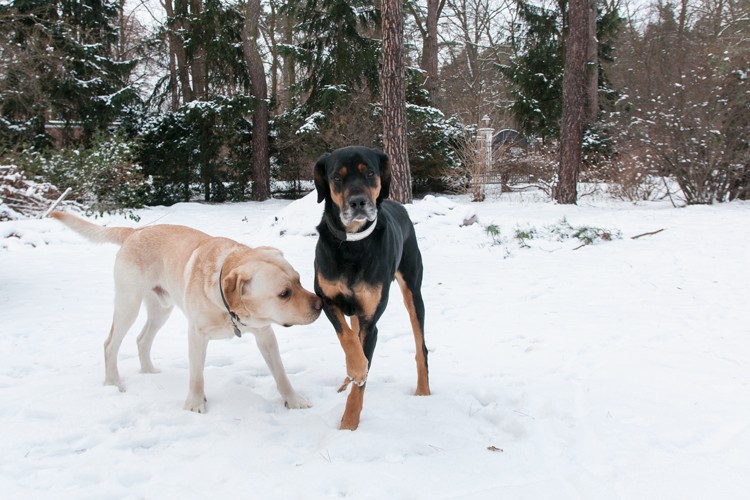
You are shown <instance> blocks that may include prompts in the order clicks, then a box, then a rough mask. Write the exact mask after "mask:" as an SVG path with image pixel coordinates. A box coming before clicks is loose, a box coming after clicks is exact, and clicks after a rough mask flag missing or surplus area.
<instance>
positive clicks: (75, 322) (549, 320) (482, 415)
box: [0, 195, 750, 500]
mask: <svg viewBox="0 0 750 500" xmlns="http://www.w3.org/2000/svg"><path fill="white" fill-rule="evenodd" d="M505 196H506V195H503V197H500V198H498V197H490V198H489V199H488V201H486V202H484V203H479V204H472V203H470V202H469V201H468V199H467V198H464V197H453V198H450V199H447V198H429V199H426V200H417V201H416V202H415V203H414V205H413V206H410V207H409V211H410V213H411V215H412V218H413V220H414V221H415V222H416V229H417V234H418V237H419V244H420V246H421V250H422V254H423V256H424V261H425V282H424V289H423V291H424V298H425V303H426V310H427V316H426V342H427V346H428V348H429V351H430V358H429V362H430V378H431V380H430V382H431V388H432V391H433V395H432V396H430V397H415V396H412V395H411V394H412V393H413V391H414V389H415V385H416V367H415V362H414V341H413V337H412V334H411V330H410V327H409V321H408V317H407V315H406V311H405V309H404V307H403V304H402V302H401V298H400V296H399V295H398V287H393V288H392V292H393V296H392V297H391V300H390V304H389V307H388V310H387V311H386V313H385V314H384V316H383V318H382V320H381V321H380V323H379V325H378V326H379V330H380V336H379V342H378V347H377V349H376V351H375V359H374V362H373V366H372V370H371V371H370V375H369V378H368V384H367V392H366V394H365V404H364V410H363V412H362V420H361V423H360V427H359V430H357V431H356V432H349V431H339V430H337V425H338V423H339V419H340V418H341V415H342V413H343V410H344V403H345V400H346V394H344V393H341V394H339V393H337V392H336V389H337V388H338V387H339V385H340V384H341V382H342V381H343V379H344V376H345V369H344V356H343V352H342V350H341V348H340V346H339V343H338V341H337V339H336V337H335V334H334V332H333V329H332V328H331V326H330V324H329V323H328V321H327V319H326V318H325V316H323V315H322V316H321V318H320V319H319V320H318V321H317V322H315V323H313V324H312V325H308V326H296V327H292V328H289V329H284V328H276V332H277V335H278V337H279V343H280V346H281V354H282V358H283V360H284V363H285V364H286V368H287V371H288V373H289V375H290V379H291V381H292V383H293V384H294V385H295V388H296V389H297V390H298V391H299V392H300V393H302V394H304V395H305V396H306V397H307V398H308V399H309V400H310V401H311V403H312V404H313V407H312V408H310V409H307V410H287V409H286V408H284V406H283V402H282V400H281V397H280V396H279V394H278V393H277V391H276V388H275V385H274V382H273V379H272V378H271V376H270V374H269V372H268V369H267V368H266V366H265V364H264V362H263V360H262V358H261V356H260V353H259V352H258V350H257V349H256V347H255V344H254V340H253V338H252V336H245V337H243V338H241V339H237V338H234V339H232V340H222V341H213V342H211V343H210V345H209V349H208V359H207V362H206V371H205V375H206V394H207V395H208V413H207V414H203V415H200V414H194V413H190V412H187V411H184V410H183V409H182V404H183V401H184V399H185V396H186V394H187V383H188V360H187V339H186V333H185V328H186V323H185V320H184V317H183V316H182V315H181V313H180V312H179V311H175V313H174V314H173V316H172V318H171V319H170V321H169V322H168V323H167V325H166V326H165V327H164V329H163V330H162V331H161V332H160V333H159V335H158V336H157V338H156V341H155V343H154V350H153V358H154V362H155V364H156V366H157V368H159V369H161V373H159V374H149V375H145V374H140V373H138V370H139V363H138V355H137V352H136V344H135V338H136V336H137V333H138V331H139V330H140V325H138V324H137V325H136V326H135V327H134V329H133V331H131V332H130V334H129V335H128V336H127V337H126V338H125V341H124V343H123V347H122V349H121V351H120V373H121V375H122V377H123V382H124V383H125V385H126V386H127V392H124V393H119V392H118V391H117V389H115V388H113V387H105V386H103V385H102V381H103V379H104V366H103V349H102V345H103V342H104V339H105V337H106V335H107V333H108V331H109V326H110V320H111V314H112V265H113V262H114V257H115V253H116V250H117V249H116V247H115V246H112V245H104V246H94V245H92V244H90V243H88V242H86V241H84V240H83V239H82V238H80V237H78V236H77V235H75V234H74V233H72V232H71V231H69V230H68V229H66V228H64V227H63V226H62V225H60V224H59V223H58V222H56V221H54V220H27V221H14V222H2V223H0V318H2V319H1V321H2V323H1V328H0V397H1V399H2V401H3V405H2V407H0V429H1V431H0V442H1V443H2V445H1V447H0V450H1V451H2V453H0V492H2V493H0V495H1V496H2V498H3V499H23V500H26V499H52V498H54V499H76V500H79V499H114V498H118V499H120V498H124V499H140V498H144V499H167V498H188V499H193V498H196V499H197V498H242V499H273V498H289V499H319V498H320V499H328V498H332V499H335V498H353V499H427V498H429V499H501V498H502V499H532V500H535V499H554V500H563V499H591V500H609V499H633V500H648V499H654V500H665V499H681V500H685V499H700V500H705V499H708V498H712V499H738V500H739V499H745V498H748V496H747V495H748V492H749V491H750V321H749V320H748V313H749V312H750V291H748V287H749V286H750V265H749V264H750V260H749V257H748V255H749V253H748V252H749V250H750V204H748V203H731V204H724V205H716V206H710V207H688V208H681V209H675V208H673V207H672V206H671V205H670V204H668V203H666V202H664V203H661V202H655V203H645V204H642V205H637V206H634V205H632V204H626V203H616V202H612V201H596V200H593V201H592V200H591V199H582V200H581V202H580V205H579V206H559V205H554V204H552V203H544V202H539V201H535V200H534V199H533V196H532V195H525V196H516V197H514V198H512V199H511V198H505ZM137 214H138V215H139V216H140V217H141V220H140V222H139V223H135V222H133V221H131V220H129V219H126V218H123V217H105V218H104V219H98V220H97V222H99V223H106V224H110V225H113V224H114V225H144V224H153V223H169V224H184V225H189V226H191V227H194V228H198V229H201V230H203V231H206V232H208V233H210V234H213V235H217V236H219V235H220V236H227V237H230V238H234V239H236V240H238V241H241V242H243V243H246V244H249V245H260V244H267V245H273V246H276V247H278V248H280V249H282V250H283V251H284V253H285V255H286V257H287V259H288V260H289V261H290V262H291V263H292V264H293V265H294V267H296V268H297V270H298V271H299V272H300V273H301V275H302V282H303V285H305V286H306V288H308V289H312V282H313V255H314V247H315V242H316V237H315V236H314V235H311V234H312V233H314V226H315V225H316V224H317V222H318V220H319V216H320V206H318V205H316V204H315V203H314V202H311V201H310V199H309V198H307V199H303V200H300V201H297V202H293V203H292V202H289V201H280V200H274V201H269V202H265V203H242V204H227V205H202V204H179V205H175V206H172V207H168V208H167V207H157V208H150V209H146V210H139V211H137ZM474 214H476V216H477V221H478V222H477V223H476V224H473V225H470V226H461V223H462V222H463V220H464V219H466V218H468V217H470V216H471V215H474ZM566 222H567V224H566ZM567 226H570V227H573V228H579V227H582V226H586V227H593V228H600V229H602V228H603V229H606V231H607V232H608V234H610V236H611V240H610V241H598V242H596V243H595V244H591V245H586V246H582V247H581V244H582V243H581V242H580V241H578V240H576V239H573V238H568V239H563V238H561V236H560V235H559V233H560V232H561V229H560V228H562V227H567ZM488 227H490V228H491V233H492V234H488V232H487V228H488ZM659 229H664V230H663V231H662V232H659V233H657V234H653V235H650V236H643V237H641V238H637V239H632V237H633V236H637V235H640V234H643V233H647V232H653V231H656V230H659ZM516 234H519V235H520V234H525V235H527V236H533V237H528V238H526V237H523V238H521V239H519V238H515V237H514V236H515V235H516Z"/></svg>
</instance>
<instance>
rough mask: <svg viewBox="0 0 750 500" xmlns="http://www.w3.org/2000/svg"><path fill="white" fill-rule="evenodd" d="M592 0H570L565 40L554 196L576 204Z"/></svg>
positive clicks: (567, 202)
mask: <svg viewBox="0 0 750 500" xmlns="http://www.w3.org/2000/svg"><path fill="white" fill-rule="evenodd" d="M588 5H589V0H570V3H569V6H568V9H569V10H568V22H569V26H568V31H567V33H568V34H567V37H566V39H565V68H564V72H563V109H562V123H561V124H560V167H559V169H558V183H557V188H556V190H555V199H556V200H557V202H558V203H563V204H575V203H576V201H577V198H578V192H577V184H578V173H579V171H580V168H581V147H582V145H583V129H584V124H585V121H586V114H585V110H586V61H587V55H588V32H589V30H588V17H589V14H588V13H589V9H588Z"/></svg>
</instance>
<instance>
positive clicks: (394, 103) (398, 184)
mask: <svg viewBox="0 0 750 500" xmlns="http://www.w3.org/2000/svg"><path fill="white" fill-rule="evenodd" d="M382 16H383V67H382V70H381V86H382V94H383V146H384V148H385V153H386V154H387V155H388V157H389V158H390V167H391V191H390V196H391V198H393V199H394V200H396V201H400V202H401V203H411V201H412V190H411V171H410V169H409V154H408V150H407V145H406V81H405V77H404V54H403V52H404V25H403V3H402V2H401V0H383V11H382Z"/></svg>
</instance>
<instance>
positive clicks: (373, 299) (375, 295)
mask: <svg viewBox="0 0 750 500" xmlns="http://www.w3.org/2000/svg"><path fill="white" fill-rule="evenodd" d="M352 291H353V292H354V296H355V297H356V298H357V302H359V306H360V307H361V308H362V316H364V318H365V319H370V318H372V317H373V316H374V315H375V311H377V309H378V305H379V304H380V299H381V294H382V292H383V285H382V284H377V285H374V286H373V285H368V284H365V283H362V284H359V285H356V286H354V287H352Z"/></svg>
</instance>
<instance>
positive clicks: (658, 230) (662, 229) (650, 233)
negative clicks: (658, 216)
mask: <svg viewBox="0 0 750 500" xmlns="http://www.w3.org/2000/svg"><path fill="white" fill-rule="evenodd" d="M662 231H664V228H661V229H657V230H656V231H651V232H649V233H643V234H639V235H636V236H632V237H631V238H630V239H631V240H637V239H638V238H642V237H644V236H653V235H655V234H659V233H661V232H662Z"/></svg>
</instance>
